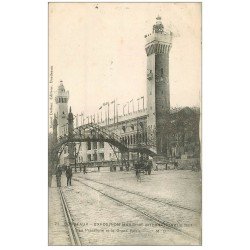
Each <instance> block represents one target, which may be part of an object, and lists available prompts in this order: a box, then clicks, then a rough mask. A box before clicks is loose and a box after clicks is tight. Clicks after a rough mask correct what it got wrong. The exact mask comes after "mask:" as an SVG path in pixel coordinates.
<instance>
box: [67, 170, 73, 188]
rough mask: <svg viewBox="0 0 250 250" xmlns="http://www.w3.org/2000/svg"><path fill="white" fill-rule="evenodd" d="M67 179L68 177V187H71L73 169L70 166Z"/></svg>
mask: <svg viewBox="0 0 250 250" xmlns="http://www.w3.org/2000/svg"><path fill="white" fill-rule="evenodd" d="M66 177H67V186H71V178H72V169H71V167H70V166H68V167H67V170H66Z"/></svg>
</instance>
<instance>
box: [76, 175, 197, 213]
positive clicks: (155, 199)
mask: <svg viewBox="0 0 250 250" xmlns="http://www.w3.org/2000/svg"><path fill="white" fill-rule="evenodd" d="M85 179H86V180H88V181H92V182H95V183H98V184H101V185H104V186H107V187H111V188H113V189H116V190H121V191H124V192H126V193H130V194H134V195H137V196H140V197H143V198H145V199H148V200H151V201H155V202H157V203H160V204H162V205H168V206H172V207H175V208H179V209H183V210H187V211H191V212H194V213H197V214H200V213H201V212H200V211H198V210H195V209H192V208H188V207H184V206H181V205H178V204H173V203H171V202H166V201H162V200H159V199H157V198H153V197H148V196H145V195H143V194H141V193H138V192H133V191H130V190H126V189H123V188H119V187H115V186H112V185H109V184H106V183H103V182H99V181H96V180H93V179H89V178H85ZM75 180H76V181H79V180H78V179H75Z"/></svg>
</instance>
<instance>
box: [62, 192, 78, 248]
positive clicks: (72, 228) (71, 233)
mask: <svg viewBox="0 0 250 250" xmlns="http://www.w3.org/2000/svg"><path fill="white" fill-rule="evenodd" d="M59 193H60V198H61V202H62V207H63V212H64V217H65V220H66V223H67V227H68V232H69V237H70V241H71V244H72V245H73V246H81V241H80V238H79V236H78V233H77V230H76V228H75V226H74V223H73V220H72V217H71V214H70V210H69V208H68V205H67V202H66V200H65V197H64V194H63V191H62V189H61V188H60V189H59Z"/></svg>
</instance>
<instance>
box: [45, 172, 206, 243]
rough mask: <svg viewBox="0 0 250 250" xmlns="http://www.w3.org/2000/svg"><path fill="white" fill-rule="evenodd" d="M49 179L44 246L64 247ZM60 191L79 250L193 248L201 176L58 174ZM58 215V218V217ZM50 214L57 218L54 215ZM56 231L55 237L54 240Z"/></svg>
mask: <svg viewBox="0 0 250 250" xmlns="http://www.w3.org/2000/svg"><path fill="white" fill-rule="evenodd" d="M58 190H59V189H58V188H56V181H55V177H54V176H53V179H52V187H51V188H50V189H49V224H50V226H49V244H50V245H70V240H69V238H68V233H67V229H66V225H65V220H63V211H62V209H59V207H60V206H61V203H60V202H61V201H60V198H59V192H58ZM61 190H62V192H63V193H64V197H65V200H66V203H67V205H68V208H69V211H70V213H71V216H72V221H73V223H74V225H75V228H76V231H77V233H78V235H79V238H80V242H81V245H174V244H175V242H179V244H180V245H190V244H191V245H198V244H199V242H200V238H201V235H200V233H201V232H200V223H201V214H200V211H201V195H200V194H201V173H200V172H192V171H189V170H186V171H184V170H170V171H153V172H152V174H151V175H142V180H141V182H137V180H136V177H135V173H134V172H133V171H132V172H92V173H88V174H85V175H84V174H83V173H82V172H81V173H73V179H72V186H70V187H67V186H66V177H65V174H64V173H63V175H62V188H61ZM59 211H60V213H59ZM55 214H56V215H57V216H55ZM58 231H60V235H61V237H57V234H58Z"/></svg>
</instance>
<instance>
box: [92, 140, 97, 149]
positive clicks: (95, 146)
mask: <svg viewBox="0 0 250 250" xmlns="http://www.w3.org/2000/svg"><path fill="white" fill-rule="evenodd" d="M93 149H97V142H96V141H94V142H93Z"/></svg>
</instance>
